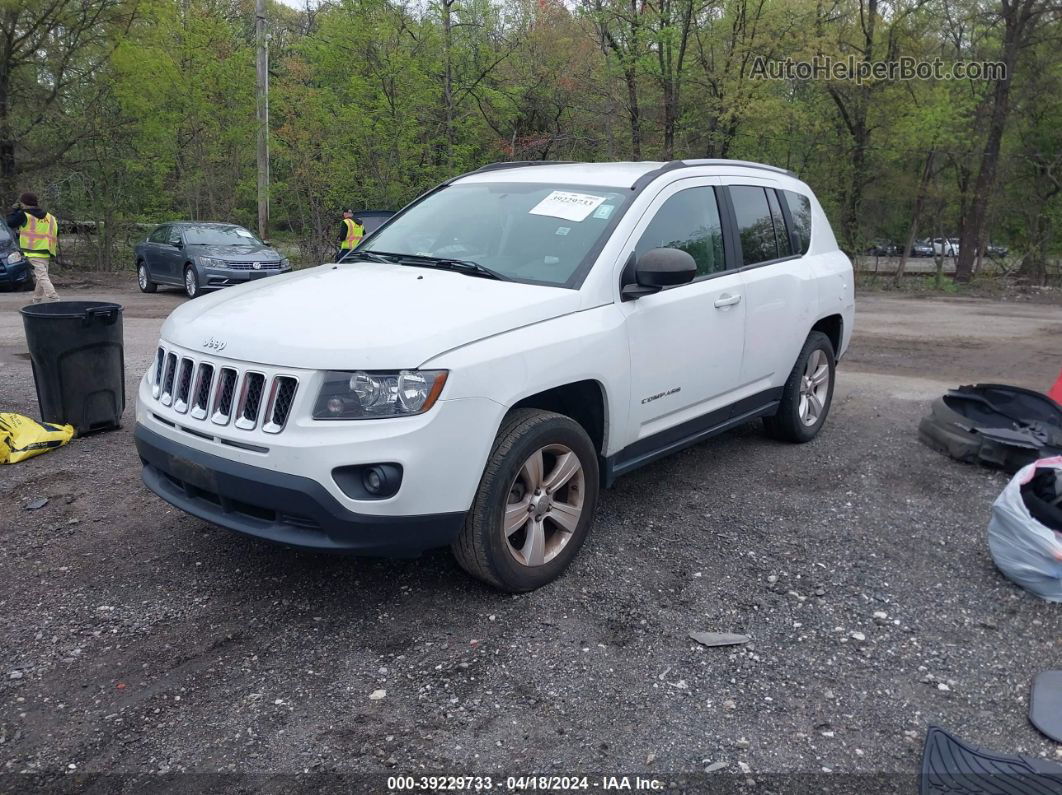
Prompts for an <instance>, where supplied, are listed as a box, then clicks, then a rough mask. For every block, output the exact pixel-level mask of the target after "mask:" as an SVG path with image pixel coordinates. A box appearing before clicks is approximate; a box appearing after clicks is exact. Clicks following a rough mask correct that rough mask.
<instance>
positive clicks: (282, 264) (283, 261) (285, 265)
mask: <svg viewBox="0 0 1062 795" xmlns="http://www.w3.org/2000/svg"><path fill="white" fill-rule="evenodd" d="M290 268H291V263H290V262H289V261H288V258H287V257H281V258H280V269H281V270H282V271H286V270H289V269H290Z"/></svg>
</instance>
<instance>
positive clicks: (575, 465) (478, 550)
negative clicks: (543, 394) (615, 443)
mask: <svg viewBox="0 0 1062 795" xmlns="http://www.w3.org/2000/svg"><path fill="white" fill-rule="evenodd" d="M597 495H598V465H597V453H596V451H595V450H594V445H593V443H592V442H591V441H590V437H589V436H587V434H586V431H584V430H583V428H582V427H581V426H580V425H579V424H578V423H577V422H575V421H574V420H572V419H571V418H569V417H565V416H564V415H562V414H555V413H553V412H549V411H540V410H538V409H518V410H517V411H514V412H512V413H511V414H510V415H509V416H508V417H506V420H505V422H504V423H503V424H502V428H501V430H500V431H499V432H498V436H497V438H496V439H495V442H494V447H493V448H492V449H491V454H490V458H489V459H488V461H487V466H486V469H485V470H484V473H483V479H482V480H481V481H480V485H479V491H477V493H476V497H475V501H474V502H473V504H472V510H471V511H469V513H468V517H467V518H466V520H465V525H464V527H463V528H462V529H461V533H460V535H459V536H458V538H457V540H456V541H455V542H454V544H453V547H452V549H453V552H454V556H455V557H456V558H457V562H458V563H460V564H461V567H462V568H464V569H465V571H467V572H468V573H469V574H472V575H473V576H475V577H478V578H479V579H481V580H484V581H486V582H488V583H490V584H491V585H494V586H495V587H497V588H500V589H502V590H505V591H513V592H519V591H530V590H533V589H535V588H538V587H540V586H542V585H545V584H546V583H548V582H550V581H551V580H553V579H556V578H557V577H558V576H559V575H560V574H561V572H563V571H564V569H565V568H567V566H568V564H569V563H570V562H571V561H572V559H573V558H574V557H575V555H576V554H577V553H578V551H579V548H580V547H581V546H582V545H583V542H584V541H585V540H586V536H587V534H588V533H589V532H590V524H591V522H592V521H593V515H594V509H595V508H596V507H597Z"/></svg>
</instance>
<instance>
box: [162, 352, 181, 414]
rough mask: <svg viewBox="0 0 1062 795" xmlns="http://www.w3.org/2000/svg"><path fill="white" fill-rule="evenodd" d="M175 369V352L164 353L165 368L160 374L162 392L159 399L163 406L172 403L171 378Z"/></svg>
mask: <svg viewBox="0 0 1062 795" xmlns="http://www.w3.org/2000/svg"><path fill="white" fill-rule="evenodd" d="M176 371H177V354H176V353H168V354H166V369H165V371H164V372H163V374H162V394H161V395H159V400H160V401H161V402H162V405H163V406H168V405H170V404H171V403H173V378H174V375H175V373H176Z"/></svg>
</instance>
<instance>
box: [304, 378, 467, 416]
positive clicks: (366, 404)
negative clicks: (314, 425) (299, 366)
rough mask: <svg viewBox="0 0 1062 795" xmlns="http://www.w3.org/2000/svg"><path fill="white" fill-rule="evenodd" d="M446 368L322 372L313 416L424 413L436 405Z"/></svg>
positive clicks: (408, 414)
mask: <svg viewBox="0 0 1062 795" xmlns="http://www.w3.org/2000/svg"><path fill="white" fill-rule="evenodd" d="M446 374H447V371H446V370H401V371H391V372H365V371H362V370H358V371H356V372H338V371H329V372H327V373H325V380H324V384H323V385H322V386H321V391H320V393H319V394H318V395H317V403H316V404H315V405H314V407H313V418H314V419H315V420H370V419H380V418H383V417H409V416H412V415H414V414H423V413H424V412H425V411H427V410H428V409H430V408H431V407H432V406H433V405H435V401H436V400H438V398H439V393H440V392H442V388H443V384H445V383H446Z"/></svg>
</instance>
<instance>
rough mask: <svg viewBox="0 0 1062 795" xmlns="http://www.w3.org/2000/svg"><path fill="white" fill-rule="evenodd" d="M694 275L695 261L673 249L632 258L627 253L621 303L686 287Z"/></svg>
mask: <svg viewBox="0 0 1062 795" xmlns="http://www.w3.org/2000/svg"><path fill="white" fill-rule="evenodd" d="M696 275H697V262H696V260H694V259H693V257H692V256H690V255H689V254H688V253H686V252H685V251H682V250H681V249H677V248H654V249H652V250H650V251H647V252H645V253H644V254H642V256H640V257H638V258H637V259H635V255H634V254H631V258H630V260H628V261H627V267H626V268H625V269H624V275H623V289H622V290H621V291H620V294H621V296H622V298H623V300H624V301H633V300H634V299H636V298H641V297H642V296H643V295H652V294H653V293H658V292H660V291H661V290H663V289H664V288H665V287H674V286H675V285H677V284H688V283H689V282H692V281H693V278H694V277H695V276H696Z"/></svg>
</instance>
